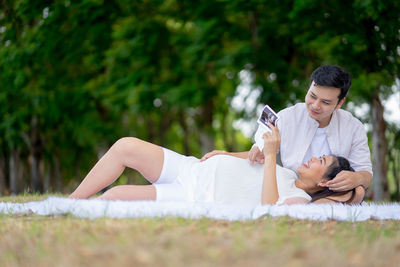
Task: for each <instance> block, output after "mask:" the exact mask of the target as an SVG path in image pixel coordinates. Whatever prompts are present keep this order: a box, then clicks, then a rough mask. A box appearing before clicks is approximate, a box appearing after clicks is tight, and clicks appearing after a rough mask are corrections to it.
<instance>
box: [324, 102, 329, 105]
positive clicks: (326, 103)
mask: <svg viewBox="0 0 400 267" xmlns="http://www.w3.org/2000/svg"><path fill="white" fill-rule="evenodd" d="M322 103H324V104H325V105H329V104H330V103H328V102H322Z"/></svg>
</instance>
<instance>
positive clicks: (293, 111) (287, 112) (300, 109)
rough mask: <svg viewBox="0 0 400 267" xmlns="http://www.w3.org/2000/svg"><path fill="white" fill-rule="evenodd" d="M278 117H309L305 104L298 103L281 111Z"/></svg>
mask: <svg viewBox="0 0 400 267" xmlns="http://www.w3.org/2000/svg"><path fill="white" fill-rule="evenodd" d="M278 115H279V116H280V117H285V116H294V115H297V116H303V115H307V109H306V105H305V103H297V104H295V105H293V106H290V107H287V108H284V109H282V110H281V111H279V112H278Z"/></svg>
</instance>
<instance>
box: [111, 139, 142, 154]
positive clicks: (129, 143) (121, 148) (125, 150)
mask: <svg viewBox="0 0 400 267" xmlns="http://www.w3.org/2000/svg"><path fill="white" fill-rule="evenodd" d="M138 142H140V140H139V139H138V138H136V137H122V138H120V139H119V140H117V142H115V143H114V145H113V146H112V147H111V150H113V151H114V152H116V153H118V154H121V155H122V156H128V155H129V154H131V153H132V152H135V148H136V147H137V146H138Z"/></svg>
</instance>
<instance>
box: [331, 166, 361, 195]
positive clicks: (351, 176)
mask: <svg viewBox="0 0 400 267" xmlns="http://www.w3.org/2000/svg"><path fill="white" fill-rule="evenodd" d="M359 185H360V181H359V179H358V175H357V173H356V172H351V171H341V172H339V173H338V174H337V175H336V177H335V178H333V179H332V180H330V181H328V182H326V186H327V187H328V188H329V189H330V190H332V191H336V192H342V191H347V190H351V189H353V188H355V187H356V186H359Z"/></svg>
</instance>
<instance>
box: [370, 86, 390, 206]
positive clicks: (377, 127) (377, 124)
mask: <svg viewBox="0 0 400 267" xmlns="http://www.w3.org/2000/svg"><path fill="white" fill-rule="evenodd" d="M383 111H384V109H383V106H382V103H381V100H380V99H379V95H378V93H376V95H375V96H374V98H373V100H372V104H371V115H372V116H371V117H372V158H373V161H372V166H373V173H374V177H373V199H374V200H377V201H382V200H389V198H390V196H389V190H388V180H387V161H386V157H387V151H388V150H387V140H386V136H385V129H386V124H385V121H384V119H383Z"/></svg>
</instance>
